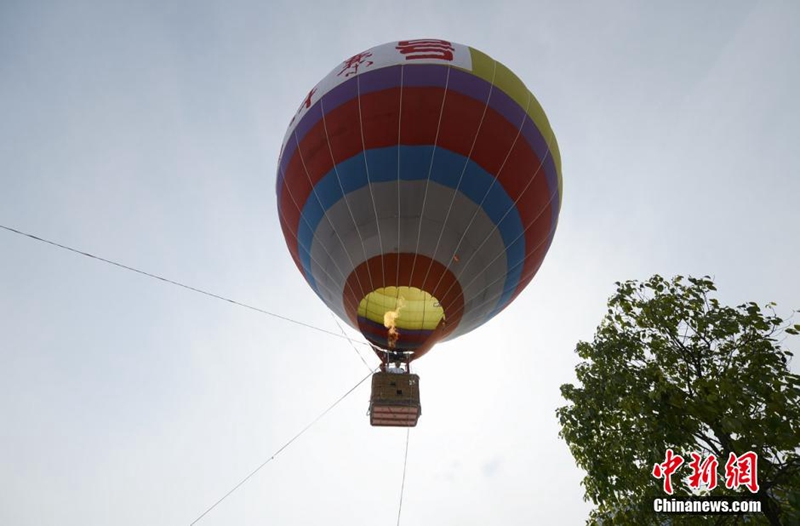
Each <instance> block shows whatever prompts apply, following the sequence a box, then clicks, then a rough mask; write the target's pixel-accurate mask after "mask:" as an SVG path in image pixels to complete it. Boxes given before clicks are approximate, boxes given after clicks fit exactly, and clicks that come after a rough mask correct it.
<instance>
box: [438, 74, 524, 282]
mask: <svg viewBox="0 0 800 526" xmlns="http://www.w3.org/2000/svg"><path fill="white" fill-rule="evenodd" d="M495 62H496V61H495ZM530 103H531V92H530V91H528V102H527V104H526V105H525V110H524V111H523V115H522V123H521V124H520V126H519V129H518V130H517V135H516V137H514V141H513V142H512V143H511V147H510V148H509V149H508V153H507V154H506V157H505V159H503V164H502V165H500V168H499V169H498V170H497V173H495V174H493V175H494V178H493V179H492V182H491V183H490V184H489V188H487V189H486V193H485V194H484V196H483V199H481V202H480V204H479V205H478V207H477V208H476V209H475V212H474V213H473V214H472V218H471V219H470V221H469V224H468V225H467V228H466V229H464V233H463V234H461V239H460V240H459V241H458V244H457V245H456V249H455V252H456V253H458V249H459V248H461V243H463V242H464V239H466V237H467V233H468V232H469V230H470V228H472V225H473V223H474V222H475V218H476V217H477V216H478V214H479V213H480V212H481V210H483V204H484V203H485V202H486V198H487V197H489V193H490V192H491V191H492V188H494V185H495V184H496V183H497V180H498V178H499V176H500V173H501V172H502V171H503V168H504V167H505V165H506V162H507V161H508V158H509V157H510V156H511V152H513V151H514V147H515V146H516V145H517V141H518V140H519V137H520V135H521V134H522V128H524V127H525V122H526V121H527V119H528V108H529V107H530ZM520 195H521V194H520ZM518 200H519V199H518ZM515 205H516V201H515V202H514V204H512V206H511V208H510V209H509V211H510V210H512V209H513V208H514V206H515ZM507 214H508V212H506V215H507ZM503 218H505V215H504V216H503ZM501 222H502V219H501V220H500V221H498V223H497V224H498V225H499V224H500V223H501ZM496 229H497V225H495V228H494V229H492V231H491V232H490V233H489V236H491V234H492V233H494V231H495V230H496ZM489 236H487V237H486V239H488V238H489ZM486 239H484V243H485V242H486ZM484 243H482V244H481V246H483V244H484ZM503 245H504V246H505V243H503ZM477 252H478V251H477V250H475V251H473V252H472V255H471V256H470V258H469V261H472V259H473V258H474V257H475V254H477ZM452 262H453V261H452V259H451V260H450V261H448V262H447V269H448V270H449V269H450V265H451V264H452ZM467 266H468V262H466V263H465V264H464V265H463V266H461V268H460V269H459V273H458V275H457V276H456V280H460V278H461V276H462V275H463V274H464V270H465V269H466V267H467ZM441 281H442V280H441V278H439V282H438V283H437V284H436V287H438V286H439V283H441ZM450 288H452V286H451V287H450ZM450 288H448V292H449V290H450ZM462 289H463V287H462Z"/></svg>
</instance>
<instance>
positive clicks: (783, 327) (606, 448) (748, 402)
mask: <svg viewBox="0 0 800 526" xmlns="http://www.w3.org/2000/svg"><path fill="white" fill-rule="evenodd" d="M616 285H617V291H616V293H615V294H614V295H613V296H612V297H611V298H610V299H609V302H608V312H607V314H606V315H605V317H604V318H603V320H602V322H601V324H600V326H599V327H598V329H597V332H596V333H595V336H594V341H592V342H583V341H582V342H579V343H578V345H577V348H576V352H577V353H578V355H579V356H580V357H581V359H582V360H583V361H582V362H581V363H580V364H579V365H578V366H577V368H576V373H577V379H578V382H579V384H578V385H577V386H576V385H572V384H566V385H563V386H561V393H562V396H563V397H564V398H565V399H566V400H567V401H568V402H571V403H570V404H568V405H566V406H564V407H561V408H559V409H558V410H557V411H556V414H557V416H558V418H559V421H560V423H561V433H560V436H561V437H562V438H563V439H565V440H566V442H567V444H568V445H569V448H570V450H571V452H572V454H573V456H574V457H575V460H576V462H577V464H578V466H579V467H581V468H582V469H584V470H585V471H586V476H585V477H584V479H583V482H582V485H583V486H584V489H585V498H586V499H587V500H591V501H592V502H593V503H594V504H595V505H596V509H594V510H593V511H592V512H591V515H590V518H589V523H592V524H604V525H605V524H633V525H637V526H638V525H645V524H738V523H743V522H744V521H746V523H747V524H772V525H775V524H800V376H798V375H796V374H792V373H791V371H790V370H789V368H788V361H789V359H790V357H791V356H792V353H791V352H789V351H788V350H787V349H785V348H784V347H783V340H785V339H786V338H787V337H790V336H796V335H797V334H798V330H800V325H794V326H790V325H788V324H786V323H785V322H784V320H782V319H781V318H779V317H778V316H777V315H776V314H775V311H774V309H773V307H774V306H775V305H774V304H772V303H770V304H768V305H766V306H765V308H762V307H760V306H759V305H757V304H756V303H746V304H743V305H739V306H737V307H728V306H723V305H720V303H719V302H718V301H717V299H715V298H713V297H712V294H713V292H714V291H716V288H715V287H714V283H713V282H712V281H711V280H710V279H709V278H708V277H705V278H700V279H696V278H683V277H681V276H678V277H676V278H674V279H672V280H666V279H664V278H662V277H661V276H658V275H656V276H653V277H652V278H650V279H649V280H647V281H645V282H637V281H627V282H624V283H617V284H616ZM786 335H788V336H786ZM779 338H782V339H779ZM668 448H671V449H672V450H673V451H675V453H676V454H678V453H679V452H680V454H682V455H684V456H685V458H687V459H688V460H687V463H688V462H689V461H691V457H690V456H689V455H690V453H691V452H693V451H694V452H698V453H700V454H701V455H702V456H703V457H704V458H705V457H706V456H707V455H709V454H714V455H715V456H716V458H717V459H719V467H718V470H717V473H718V479H719V481H721V483H720V484H719V486H718V487H717V488H716V489H714V490H713V492H711V494H712V495H737V494H742V493H741V492H739V493H737V492H736V491H734V490H727V489H726V488H725V482H724V481H725V470H724V467H725V463H726V460H727V459H728V454H729V453H731V452H733V453H735V454H737V455H741V454H743V453H745V452H747V451H753V452H755V453H756V454H757V455H758V470H757V476H758V482H759V485H760V489H759V490H758V492H757V493H756V494H754V495H752V494H750V492H749V491H748V490H746V489H745V490H744V492H745V494H748V495H751V496H752V497H753V498H757V499H758V500H759V501H760V502H761V507H762V512H763V514H761V515H747V516H738V515H709V516H688V515H669V516H668V515H656V514H655V513H653V512H652V511H651V510H650V506H651V503H652V498H653V497H654V496H662V497H666V496H667V495H665V494H664V492H663V488H662V482H663V481H661V480H657V479H656V478H655V477H654V476H653V474H652V472H653V468H654V466H655V464H658V463H663V462H664V459H665V452H666V450H667V449H668ZM689 473H690V472H689ZM689 473H684V472H683V471H680V472H679V473H677V474H676V476H673V477H672V484H673V486H674V495H676V496H677V495H685V496H690V495H697V493H698V492H697V490H693V489H692V488H690V486H689V484H688V482H687V480H686V478H685V477H686V476H687V475H688V474H689Z"/></svg>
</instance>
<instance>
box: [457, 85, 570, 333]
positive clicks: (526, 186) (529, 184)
mask: <svg viewBox="0 0 800 526" xmlns="http://www.w3.org/2000/svg"><path fill="white" fill-rule="evenodd" d="M528 93H529V94H530V91H529V92H528ZM554 140H555V135H553V139H552V140H551V141H550V143H548V144H547V153H545V155H544V157H543V158H542V160H541V161H540V162H539V166H538V167H537V168H536V171H535V172H534V173H533V175H532V176H531V178H530V180H528V183H527V184H526V185H525V188H524V189H523V190H522V192H520V194H519V196H518V197H517V199H516V200H515V201H514V203H513V204H512V205H511V207H510V208H509V209H508V210H507V211H506V213H505V214H504V215H503V217H502V218H501V219H500V221H498V223H497V225H495V226H494V228H493V229H492V232H490V234H489V235H491V234H493V233H494V232H495V230H497V228H498V227H499V225H500V223H502V222H503V220H504V219H505V218H506V216H508V214H509V213H510V212H511V210H513V209H514V208H516V206H517V203H518V202H519V201H520V199H522V197H523V196H524V195H525V192H527V191H528V189H529V188H530V187H531V185H532V184H533V182H534V180H535V179H536V177H537V176H538V175H539V172H540V171H542V168H543V166H544V163H545V161H546V160H547V158H548V157H549V156H550V146H551V144H552V142H553V141H554ZM556 195H560V191H559V189H558V188H556V190H555V192H553V193H552V194H551V195H550V199H548V201H547V203H546V204H545V205H544V206H543V207H542V209H541V210H540V211H539V213H538V214H537V215H536V218H535V219H534V220H533V221H531V222H530V224H529V225H528V226H527V227H525V228H524V230H523V231H522V234H520V235H518V236H517V237H516V238H515V239H514V241H512V242H511V244H512V245H513V244H514V243H515V242H516V241H517V240H519V238H520V237H522V236H523V235H524V234H525V232H527V231H528V229H529V228H530V227H531V226H533V225H534V224H535V223H536V221H537V220H538V219H539V217H541V215H542V214H543V213H544V211H545V210H546V209H547V207H548V206H549V205H550V204H551V203H552V202H553V198H554V197H555V196H556ZM549 237H550V233H549V232H548V235H547V238H549ZM488 238H489V237H488V236H487V238H486V239H488ZM547 238H545V239H547ZM486 239H485V240H484V243H485V242H486ZM543 242H544V240H543V241H542V242H541V243H539V245H537V246H536V247H535V248H534V251H535V250H536V249H538V248H539V246H541V245H542V243H543ZM482 246H483V244H481V247H482ZM525 251H526V252H527V251H528V250H527V247H526V250H525ZM475 253H477V250H476V251H475ZM502 254H503V253H502V252H501V253H499V254H498V255H497V256H495V258H494V259H492V262H494V261H495V260H496V259H497V258H498V257H500V256H501V255H502ZM473 256H474V254H473ZM472 259H473V258H472V257H470V259H469V260H468V261H467V262H466V263H465V267H466V265H467V264H469V262H471V261H472ZM527 260H528V257H527V256H525V257H523V258H522V260H521V261H520V262H519V263H517V264H516V265H514V266H513V267H512V269H509V270H513V269H515V268H517V267H518V266H519V265H520V264H524V263H525V261H527ZM487 266H488V265H487ZM462 273H463V270H462ZM459 275H460V274H459ZM478 275H480V274H478ZM507 275H508V272H506V274H505V275H504V276H503V279H505V277H506V276H507ZM476 278H477V276H475V277H474V278H473V279H472V280H471V281H470V284H472V283H473V282H474V281H475V279H476ZM497 281H498V280H495V281H494V282H492V284H494V283H496V282H497ZM520 281H521V280H520ZM492 284H490V285H488V286H487V287H484V289H483V290H482V291H481V293H483V292H484V291H486V290H487V289H488V287H489V286H491V285H492ZM451 288H452V287H451ZM463 288H466V287H463ZM448 291H449V289H448ZM502 295H503V292H501V293H500V297H502ZM497 299H499V298H497ZM492 301H495V300H492ZM486 303H487V302H483V303H482V304H481V305H485V304H486ZM465 317H466V316H465Z"/></svg>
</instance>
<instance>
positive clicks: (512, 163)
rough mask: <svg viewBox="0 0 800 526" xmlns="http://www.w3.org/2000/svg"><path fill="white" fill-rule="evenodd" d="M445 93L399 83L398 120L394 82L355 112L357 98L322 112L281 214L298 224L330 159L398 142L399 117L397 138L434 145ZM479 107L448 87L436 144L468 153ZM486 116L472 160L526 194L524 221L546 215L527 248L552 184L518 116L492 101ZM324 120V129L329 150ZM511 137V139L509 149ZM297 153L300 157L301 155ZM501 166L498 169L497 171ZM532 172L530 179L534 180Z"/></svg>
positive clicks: (546, 210)
mask: <svg viewBox="0 0 800 526" xmlns="http://www.w3.org/2000/svg"><path fill="white" fill-rule="evenodd" d="M443 95H444V90H443V89H441V88H404V89H403V94H402V97H403V104H402V107H403V109H402V119H401V120H400V121H399V122H398V111H399V109H400V90H399V89H389V90H384V91H380V92H375V93H369V94H366V95H364V96H362V97H361V99H360V100H361V113H360V115H359V99H354V100H352V101H350V102H347V103H345V104H343V105H341V106H339V107H338V108H336V109H334V110H333V111H331V112H330V113H329V114H327V115H326V117H325V122H324V125H323V121H320V122H319V123H318V124H317V125H315V126H314V127H313V128H312V129H311V130H310V131H309V132H308V134H307V135H306V136H305V137H304V138H303V140H302V141H301V143H300V148H299V150H298V151H296V152H295V154H294V156H293V157H292V159H291V160H290V162H289V164H288V167H287V172H286V174H285V178H284V184H283V187H282V188H281V192H280V203H281V210H282V212H283V214H284V215H285V220H286V221H287V222H288V223H289V224H290V225H294V226H295V230H296V226H297V225H298V224H299V221H300V211H301V210H302V207H303V205H304V203H305V202H306V200H307V199H308V198H309V197H310V196H311V193H312V183H313V184H316V183H317V182H319V180H320V179H322V178H323V177H324V176H325V175H326V174H327V173H328V172H330V170H332V169H333V159H335V160H336V161H337V162H341V161H343V160H345V159H348V158H350V157H352V156H354V155H357V154H358V153H359V152H361V151H362V148H363V146H364V145H366V148H367V149H372V148H383V147H389V146H395V145H397V144H398V141H397V130H398V124H399V125H400V143H401V144H404V145H432V144H434V142H435V141H436V128H437V125H438V124H439V113H440V110H441V104H442V97H443ZM484 108H485V104H484V102H482V101H476V100H475V99H472V98H470V97H467V96H465V95H462V94H460V93H456V92H448V93H447V97H446V100H445V106H444V110H443V113H442V119H441V127H440V130H439V135H438V143H437V144H438V145H439V146H441V147H443V148H446V149H448V150H451V151H454V152H456V153H459V154H461V155H464V156H467V155H468V154H469V153H470V149H471V148H472V142H473V140H474V138H475V134H476V132H477V130H478V126H479V124H480V122H481V116H482V115H483V112H484ZM483 119H484V120H483V124H480V132H479V136H478V140H477V141H476V143H475V147H474V150H473V151H472V155H471V159H472V160H473V161H475V162H476V163H477V164H479V165H480V166H481V167H483V168H484V169H485V170H487V171H488V172H489V173H491V174H495V175H496V176H497V177H498V182H499V183H500V184H501V185H502V187H503V188H504V190H505V191H506V193H507V194H508V195H509V196H510V197H511V199H512V200H515V201H516V200H517V199H518V198H520V195H521V194H522V193H523V190H524V193H525V195H524V196H523V198H522V199H520V200H519V202H518V203H517V210H518V212H519V214H520V216H521V219H522V224H523V227H526V226H527V225H530V224H531V223H532V222H534V221H535V220H536V218H537V216H539V214H540V212H541V216H540V217H546V218H547V221H546V222H547V223H548V224H547V225H546V226H542V227H540V226H539V225H538V221H537V225H535V226H534V227H531V228H529V229H528V231H527V232H526V235H525V241H526V252H529V251H530V250H532V249H531V248H529V247H531V246H535V244H532V243H533V242H534V241H535V240H536V239H537V238H536V236H537V234H538V233H539V231H540V230H542V229H545V230H548V232H549V222H550V217H551V211H550V205H549V204H548V203H547V202H548V200H549V194H550V190H549V187H548V185H547V178H546V176H545V173H544V168H543V167H541V163H540V160H539V159H538V157H537V156H536V154H535V153H534V152H533V150H532V149H531V148H530V145H528V143H527V141H525V139H524V138H523V137H522V136H519V137H518V126H519V123H509V122H508V121H507V120H506V119H505V118H504V117H503V116H502V115H501V114H500V113H498V112H497V111H495V110H493V109H491V108H486V114H485V116H484V117H483ZM362 123H363V128H364V136H363V141H364V142H363V143H362V135H361V127H362ZM325 126H327V130H328V134H329V139H330V150H329V148H328V139H327V138H326V134H325ZM515 139H516V143H514V140H515ZM290 140H291V139H290ZM512 144H514V147H513V149H512V148H511V145H512ZM509 151H510V153H509ZM300 152H302V156H303V157H302V160H303V162H301V161H300ZM331 152H332V153H333V159H332V158H331ZM506 156H508V159H507V160H506ZM504 161H505V164H503V163H504ZM304 165H305V166H304ZM501 166H502V171H501V172H500V174H499V175H497V171H498V170H500V167H501ZM306 171H307V172H306ZM532 177H533V178H534V180H533V182H531V178H532ZM309 178H310V182H309ZM529 182H530V185H528V183H529ZM526 186H527V190H525V188H526ZM295 202H296V203H297V204H296V205H295ZM291 244H292V245H294V247H292V246H291V245H290V250H292V248H294V250H292V252H293V253H296V252H297V248H296V245H297V241H296V240H293V241H292V242H291Z"/></svg>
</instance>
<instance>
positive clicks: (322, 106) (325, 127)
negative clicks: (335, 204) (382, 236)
mask: <svg viewBox="0 0 800 526" xmlns="http://www.w3.org/2000/svg"><path fill="white" fill-rule="evenodd" d="M319 104H320V111H321V113H322V128H323V130H324V131H325V142H326V143H327V144H328V153H329V154H330V155H331V164H332V165H333V173H334V175H335V176H336V182H337V183H338V184H339V190H341V192H342V199H344V204H345V206H346V207H347V213H348V214H350V219H352V220H353V228H355V231H356V235H357V236H358V240H359V242H360V243H361V252H362V253H363V254H364V260H365V261H366V259H367V249H366V248H365V247H364V238H363V237H361V231H360V230H359V229H358V224H357V223H356V218H355V216H354V215H353V210H352V209H351V208H350V201H349V200H348V199H347V194H346V193H345V191H344V186H343V185H342V178H341V177H340V176H339V168H338V165H337V164H336V158H335V157H334V155H333V146H331V137H330V134H329V133H328V121H327V118H326V115H325V100H324V96H323V97H321V98H320V100H319ZM325 213H326V214H327V211H325ZM342 248H344V252H345V254H346V255H347V259H348V261H350V266H351V268H353V269H355V268H356V265H355V263H354V262H353V258H352V257H351V255H350V251H349V250H348V249H347V246H345V245H344V244H343V245H342ZM355 277H356V281H357V282H358V287H359V288H360V289H361V294H360V295H358V297H359V299H361V298H363V297H364V295H365V294H366V293H365V292H364V285H363V284H362V283H361V279H360V278H359V277H358V273H356V274H355ZM345 281H347V276H345ZM342 289H343V290H344V287H342ZM350 290H352V288H351V289H350Z"/></svg>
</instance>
